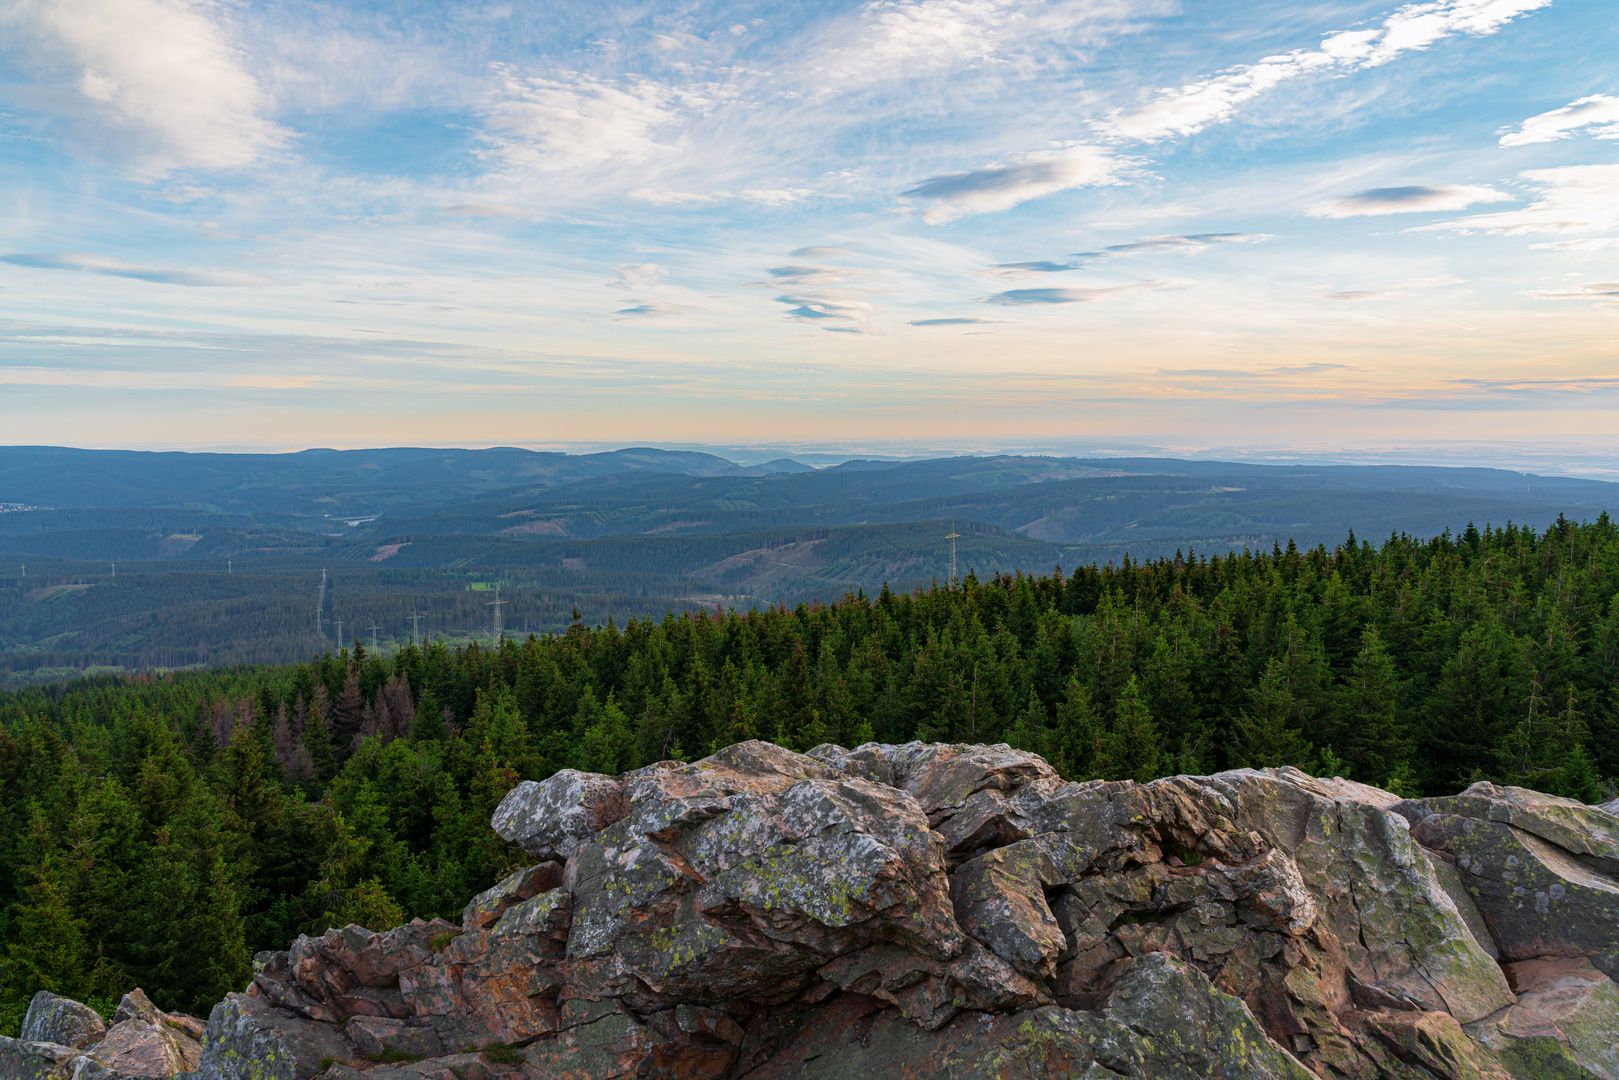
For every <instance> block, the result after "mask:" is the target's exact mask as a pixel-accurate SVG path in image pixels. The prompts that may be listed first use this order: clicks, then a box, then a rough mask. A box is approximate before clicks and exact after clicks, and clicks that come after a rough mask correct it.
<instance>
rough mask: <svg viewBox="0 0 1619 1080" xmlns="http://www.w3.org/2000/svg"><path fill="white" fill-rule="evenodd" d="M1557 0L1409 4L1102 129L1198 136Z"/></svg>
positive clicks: (1138, 109) (1141, 135) (1179, 92)
mask: <svg viewBox="0 0 1619 1080" xmlns="http://www.w3.org/2000/svg"><path fill="white" fill-rule="evenodd" d="M1550 2H1551V0H1437V2H1433V3H1417V4H1408V5H1406V6H1405V7H1402V8H1400V9H1399V10H1398V11H1396V12H1395V13H1394V14H1393V15H1390V16H1389V17H1388V18H1387V19H1386V20H1384V22H1383V25H1382V26H1380V27H1377V28H1376V29H1371V30H1346V31H1341V32H1338V33H1333V34H1329V35H1327V37H1326V39H1325V40H1323V41H1322V43H1321V45H1320V47H1319V48H1316V49H1296V50H1294V51H1293V52H1289V53H1282V54H1278V55H1275V56H1267V57H1265V58H1264V59H1262V60H1260V61H1259V62H1258V63H1256V64H1242V65H1239V66H1237V67H1233V68H1228V69H1226V70H1225V71H1222V72H1220V73H1218V74H1216V75H1213V76H1211V77H1209V78H1207V79H1203V80H1201V81H1199V82H1194V83H1188V84H1187V85H1185V86H1180V87H1175V88H1173V89H1165V90H1160V91H1159V92H1158V95H1157V96H1156V97H1154V98H1153V99H1152V100H1151V101H1148V102H1146V103H1144V104H1142V105H1138V106H1135V107H1133V108H1128V109H1117V110H1115V111H1114V112H1113V113H1112V114H1111V115H1109V116H1108V118H1107V119H1105V120H1100V121H1097V122H1096V123H1095V125H1094V126H1095V127H1096V129H1097V130H1098V131H1099V132H1101V133H1102V134H1103V135H1105V136H1107V137H1109V138H1112V139H1119V140H1131V141H1139V142H1156V141H1158V140H1161V139H1168V138H1173V137H1175V136H1177V135H1195V134H1197V133H1198V132H1200V131H1202V130H1204V129H1205V128H1207V127H1209V126H1210V125H1213V124H1219V123H1224V122H1225V121H1227V120H1230V119H1231V118H1232V117H1233V116H1235V115H1236V112H1237V109H1238V107H1239V106H1241V105H1243V104H1244V103H1246V102H1248V101H1252V100H1253V99H1254V98H1257V97H1259V96H1260V95H1261V94H1264V93H1266V92H1267V91H1270V90H1272V89H1274V88H1275V87H1277V86H1280V85H1281V84H1282V83H1285V82H1289V81H1291V80H1293V79H1299V78H1303V77H1305V76H1307V75H1315V74H1330V73H1335V72H1345V71H1356V70H1361V69H1365V68H1371V67H1377V66H1379V65H1381V64H1386V63H1388V62H1389V61H1390V60H1393V59H1394V58H1395V57H1397V56H1399V55H1400V54H1401V53H1406V52H1411V51H1413V50H1419V49H1426V48H1427V47H1428V46H1430V45H1432V44H1433V43H1435V42H1437V41H1439V40H1441V39H1443V38H1447V37H1451V36H1453V35H1456V34H1471V35H1474V36H1482V35H1485V34H1492V33H1494V32H1495V31H1497V30H1499V29H1500V28H1501V27H1502V26H1504V25H1506V24H1507V23H1509V22H1511V21H1512V20H1513V19H1515V18H1517V17H1518V16H1520V15H1523V14H1525V13H1527V12H1530V11H1534V10H1536V9H1537V8H1542V7H1545V6H1546V5H1547V4H1549V3H1550Z"/></svg>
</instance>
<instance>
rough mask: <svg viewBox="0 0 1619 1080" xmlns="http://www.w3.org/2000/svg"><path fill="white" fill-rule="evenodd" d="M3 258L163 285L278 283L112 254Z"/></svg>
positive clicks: (1, 257) (254, 276)
mask: <svg viewBox="0 0 1619 1080" xmlns="http://www.w3.org/2000/svg"><path fill="white" fill-rule="evenodd" d="M0 262H7V263H11V264H12V265H13V266H27V267H34V268H37V269H43V270H79V271H82V272H84V273H88V274H105V275H107V276H108V277H121V278H133V279H134V280H136V281H151V282H155V283H156V284H159V285H188V286H194V287H222V286H223V287H236V288H241V287H252V286H260V285H272V284H274V282H273V281H271V280H270V279H269V278H264V277H259V276H258V275H257V274H243V273H239V272H237V271H234V270H186V269H178V268H174V267H165V266H141V265H139V264H137V263H128V262H125V261H124V260H122V259H116V258H113V257H112V256H110V255H87V254H82V253H79V252H72V251H58V252H42V253H21V254H16V255H0Z"/></svg>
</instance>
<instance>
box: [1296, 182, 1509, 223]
mask: <svg viewBox="0 0 1619 1080" xmlns="http://www.w3.org/2000/svg"><path fill="white" fill-rule="evenodd" d="M1511 201H1512V196H1511V195H1508V194H1506V193H1505V192H1502V191H1496V190H1495V189H1494V188H1488V187H1476V186H1472V185H1468V184H1442V185H1439V186H1437V187H1427V186H1423V185H1419V184H1409V185H1407V186H1405V187H1385V188H1370V189H1368V190H1366V191H1357V192H1355V193H1354V194H1353V195H1343V196H1340V197H1338V198H1336V199H1328V200H1326V201H1325V202H1320V203H1316V204H1315V205H1314V206H1312V207H1310V208H1309V209H1308V210H1306V211H1305V213H1307V214H1309V215H1310V216H1311V217H1320V218H1347V217H1366V216H1375V215H1381V214H1417V213H1433V212H1436V211H1438V212H1443V211H1446V210H1465V209H1467V208H1468V207H1469V206H1473V205H1475V204H1476V203H1492V202H1511Z"/></svg>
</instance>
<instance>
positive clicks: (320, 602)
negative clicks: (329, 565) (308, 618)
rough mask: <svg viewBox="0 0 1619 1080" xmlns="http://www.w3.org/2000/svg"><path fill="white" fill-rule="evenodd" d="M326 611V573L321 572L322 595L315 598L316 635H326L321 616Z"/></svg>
mask: <svg viewBox="0 0 1619 1080" xmlns="http://www.w3.org/2000/svg"><path fill="white" fill-rule="evenodd" d="M325 610H326V571H324V570H322V571H321V572H320V595H319V596H317V597H316V598H315V633H317V634H324V633H325V632H326V628H325V625H324V623H323V620H322V619H321V615H322V614H323V613H324V612H325Z"/></svg>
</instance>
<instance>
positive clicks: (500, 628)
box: [484, 581, 511, 642]
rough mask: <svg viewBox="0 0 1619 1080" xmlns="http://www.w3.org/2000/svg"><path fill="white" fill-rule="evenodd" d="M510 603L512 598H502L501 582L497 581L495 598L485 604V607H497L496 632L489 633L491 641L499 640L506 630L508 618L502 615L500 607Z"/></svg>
mask: <svg viewBox="0 0 1619 1080" xmlns="http://www.w3.org/2000/svg"><path fill="white" fill-rule="evenodd" d="M509 603H511V601H510V600H502V599H501V598H500V582H498V581H497V582H495V598H494V599H493V600H491V601H489V603H488V604H486V605H484V606H485V607H492V608H494V609H495V620H494V633H492V634H490V635H489V640H490V641H494V642H498V641H499V640H500V635H501V634H503V633H505V632H506V620H505V618H504V617H503V616H502V614H501V610H500V609H501V608H502V607H504V606H506V605H507V604H509Z"/></svg>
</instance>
